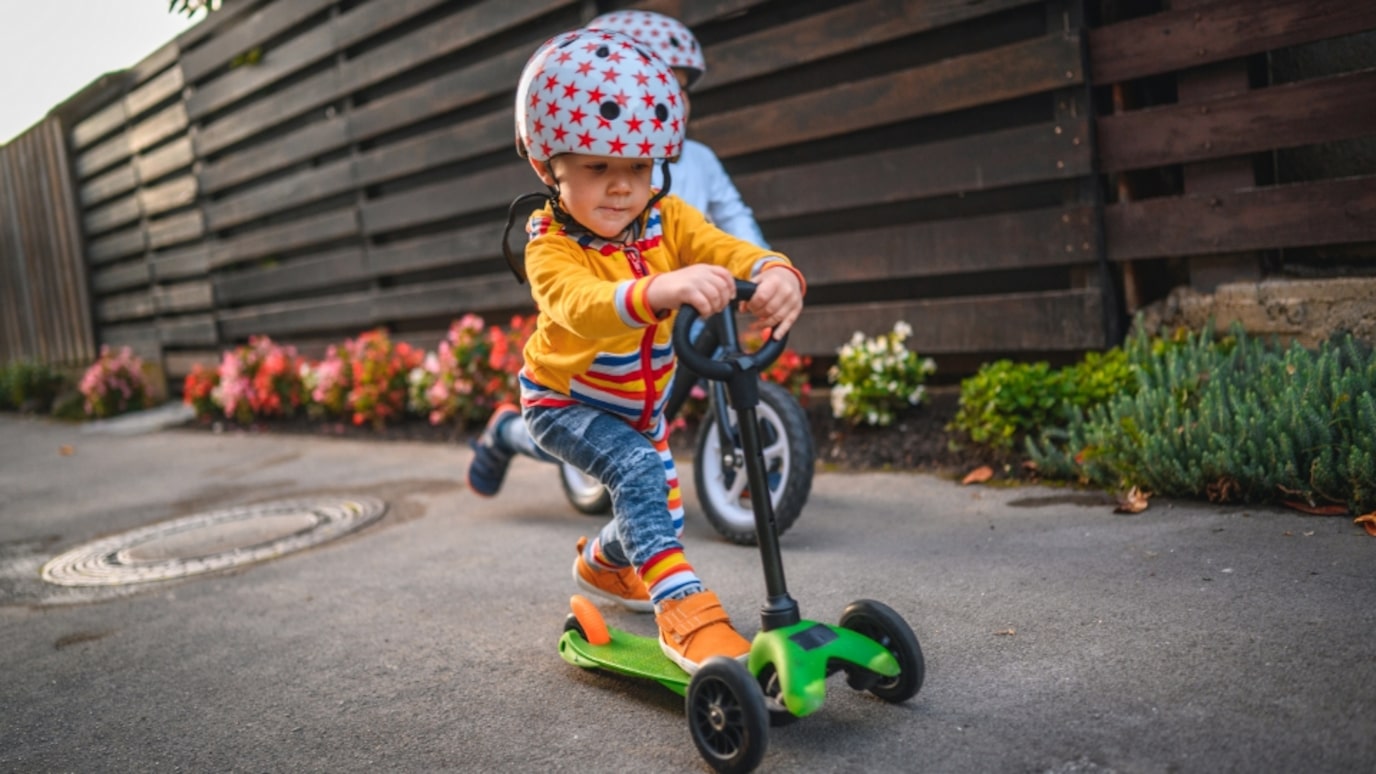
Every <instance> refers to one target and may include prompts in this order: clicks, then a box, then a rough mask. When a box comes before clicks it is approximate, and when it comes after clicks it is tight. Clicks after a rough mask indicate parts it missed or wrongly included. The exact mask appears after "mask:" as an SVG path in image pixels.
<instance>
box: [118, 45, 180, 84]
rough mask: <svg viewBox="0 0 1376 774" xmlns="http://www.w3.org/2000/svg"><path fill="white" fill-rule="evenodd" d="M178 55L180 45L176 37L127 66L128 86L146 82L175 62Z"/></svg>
mask: <svg viewBox="0 0 1376 774" xmlns="http://www.w3.org/2000/svg"><path fill="white" fill-rule="evenodd" d="M180 57H181V47H180V46H178V45H177V39H176V38H173V39H172V40H169V41H167V42H166V43H164V44H163V45H161V46H159V47H158V48H156V49H155V50H154V51H153V53H151V54H149V55H148V56H146V57H144V58H143V59H140V60H139V61H138V63H137V64H135V65H134V66H133V67H131V68H129V76H130V80H129V84H130V86H131V87H134V86H138V85H140V84H143V83H148V82H149V81H150V80H152V79H153V77H154V76H156V75H158V74H159V73H161V72H163V71H164V70H166V69H167V68H169V67H171V66H173V65H174V64H176V63H177V59H178V58H180Z"/></svg>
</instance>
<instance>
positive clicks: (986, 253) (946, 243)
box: [772, 207, 1095, 287]
mask: <svg viewBox="0 0 1376 774" xmlns="http://www.w3.org/2000/svg"><path fill="white" fill-rule="evenodd" d="M1093 217H1094V212H1093V210H1092V209H1090V208H1087V207H1073V208H1060V207H1057V208H1052V209H1041V210H1033V211H1029V212H1014V213H1005V214H999V215H987V216H981V217H974V218H963V219H960V220H944V221H937V222H932V223H906V224H902V225H897V226H889V227H885V228H876V229H866V230H863V231H847V232H843V233H836V234H824V235H821V236H808V237H799V238H796V239H778V240H774V242H773V243H772V245H773V247H774V249H776V250H778V251H780V252H782V253H783V254H784V255H787V256H788V257H789V259H790V260H792V261H793V263H794V264H795V265H796V266H798V268H799V269H801V270H802V272H803V274H804V275H805V276H806V277H807V281H808V285H809V286H811V287H818V286H821V285H827V284H832V283H844V282H870V281H875V280H886V279H901V278H910V277H931V276H939V275H946V274H975V273H981V272H988V271H1004V270H1010V269H1027V268H1036V267H1045V266H1065V265H1076V264H1085V263H1092V262H1094V260H1095V256H1094V251H1093V249H1092V247H1093V243H1094V237H1093V233H1094V229H1093Z"/></svg>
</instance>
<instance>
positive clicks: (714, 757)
mask: <svg viewBox="0 0 1376 774" xmlns="http://www.w3.org/2000/svg"><path fill="white" fill-rule="evenodd" d="M685 704H686V709H687V712H688V730H689V733H691V734H692V736H693V744H694V745H696V746H697V748H698V753H699V754H700V755H701V756H702V758H703V760H705V761H707V763H708V765H710V766H711V767H712V768H713V769H714V770H716V771H722V772H743V771H753V770H754V769H755V767H756V766H759V765H760V761H761V760H763V759H764V753H765V749H766V748H767V747H768V745H769V711H768V710H767V709H766V708H765V704H764V695H763V694H762V693H760V687H759V686H758V685H757V684H756V683H755V678H754V677H752V676H751V675H750V672H749V671H747V670H746V668H745V667H744V666H742V665H741V662H739V661H736V660H735V659H731V658H727V657H725V656H714V657H712V658H710V659H708V660H707V661H705V662H703V664H702V667H701V668H699V669H698V671H697V673H696V674H694V675H693V679H692V681H691V682H689V683H688V693H687V694H686V696H685Z"/></svg>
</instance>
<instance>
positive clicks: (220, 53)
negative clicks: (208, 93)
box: [182, 0, 334, 83]
mask: <svg viewBox="0 0 1376 774" xmlns="http://www.w3.org/2000/svg"><path fill="white" fill-rule="evenodd" d="M333 3H334V0H295V1H294V2H290V3H269V4H267V5H266V6H263V7H262V8H259V9H258V10H257V11H254V12H253V13H252V14H250V15H248V16H245V17H244V18H242V19H239V20H238V21H237V23H234V24H232V25H231V26H230V27H229V28H228V29H224V30H217V31H216V34H215V36H214V37H212V38H210V40H208V41H206V43H205V44H204V45H201V46H198V47H196V48H195V49H192V50H191V51H188V52H186V53H185V54H184V55H182V70H183V71H184V72H185V74H186V80H187V82H188V83H196V82H198V81H200V80H201V79H202V78H204V77H205V76H206V75H208V74H209V73H211V72H212V71H214V70H216V69H218V68H220V67H224V66H225V65H228V64H229V61H230V60H231V59H233V58H234V57H235V56H238V55H239V54H242V53H243V52H245V51H248V50H250V49H253V48H255V47H257V46H258V44H260V43H263V42H265V41H267V40H269V39H271V38H273V37H276V36H277V35H279V34H281V33H282V32H285V31H286V30H288V29H291V28H292V27H294V26H295V25H297V24H299V23H301V22H303V21H305V20H306V19H309V18H310V17H311V16H313V15H315V14H317V13H319V12H320V11H322V10H324V9H325V8H328V7H329V6H330V5H333Z"/></svg>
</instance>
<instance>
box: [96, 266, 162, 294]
mask: <svg viewBox="0 0 1376 774" xmlns="http://www.w3.org/2000/svg"><path fill="white" fill-rule="evenodd" d="M148 282H149V277H148V264H147V262H145V261H144V260H143V259H142V258H140V259H138V260H135V261H132V262H128V263H120V264H116V265H114V266H111V267H109V268H101V269H95V270H93V271H92V272H91V291H92V292H93V293H96V294H99V295H103V296H104V295H110V294H111V293H115V292H117V291H120V290H128V289H129V288H135V287H140V286H146V285H147V284H148Z"/></svg>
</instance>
